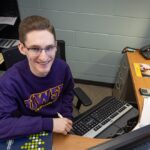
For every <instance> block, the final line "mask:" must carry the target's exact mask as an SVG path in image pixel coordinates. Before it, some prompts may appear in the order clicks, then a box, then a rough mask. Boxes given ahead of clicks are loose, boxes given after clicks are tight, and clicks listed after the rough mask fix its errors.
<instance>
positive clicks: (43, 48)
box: [20, 30, 57, 77]
mask: <svg viewBox="0 0 150 150" xmlns="http://www.w3.org/2000/svg"><path fill="white" fill-rule="evenodd" d="M21 44H22V43H21ZM20 47H21V46H20ZM56 51H57V48H56V41H55V39H54V36H53V34H52V33H50V32H49V31H47V30H39V31H31V32H29V33H27V35H26V41H25V43H24V44H22V50H21V53H23V54H24V55H26V56H27V59H28V61H29V66H30V70H31V72H32V73H33V74H34V75H36V76H38V77H44V76H46V75H47V74H48V73H49V71H50V70H51V67H52V64H53V61H54V59H55V55H56Z"/></svg>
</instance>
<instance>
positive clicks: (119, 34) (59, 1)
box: [18, 0, 150, 83]
mask: <svg viewBox="0 0 150 150" xmlns="http://www.w3.org/2000/svg"><path fill="white" fill-rule="evenodd" d="M18 4H19V9H20V14H21V18H22V19H23V18H24V17H26V16H28V15H35V14H36V15H42V16H45V17H48V18H49V19H50V20H51V22H52V23H53V24H54V26H55V28H56V34H57V39H63V40H65V41H66V57H67V62H68V64H69V65H70V67H71V70H72V72H73V76H74V77H75V78H77V79H85V80H91V81H99V82H106V83H114V82H115V77H116V73H117V71H118V67H119V65H120V61H121V58H122V54H121V51H122V49H123V48H124V47H125V46H131V47H137V48H139V47H142V46H144V45H146V44H150V9H149V6H150V1H149V0H18Z"/></svg>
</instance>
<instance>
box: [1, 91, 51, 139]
mask: <svg viewBox="0 0 150 150" xmlns="http://www.w3.org/2000/svg"><path fill="white" fill-rule="evenodd" d="M17 109H18V104H17V103H16V101H15V99H13V98H12V97H9V96H7V95H6V94H4V93H2V92H0V139H8V138H15V137H18V136H26V135H29V134H33V133H38V132H41V131H43V130H47V131H52V130H53V120H52V119H51V118H42V117H40V116H39V117H35V116H34V117H32V116H20V117H14V116H13V115H12V114H13V112H14V111H16V110H17Z"/></svg>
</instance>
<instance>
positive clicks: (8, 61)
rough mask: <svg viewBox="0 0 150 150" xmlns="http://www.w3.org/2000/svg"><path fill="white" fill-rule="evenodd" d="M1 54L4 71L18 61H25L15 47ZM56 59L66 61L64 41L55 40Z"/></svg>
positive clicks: (4, 50)
mask: <svg viewBox="0 0 150 150" xmlns="http://www.w3.org/2000/svg"><path fill="white" fill-rule="evenodd" d="M2 54H3V57H4V64H5V69H6V70H7V69H8V68H10V67H11V66H12V65H13V64H15V63H17V62H18V61H21V60H23V59H25V56H24V55H22V54H21V53H20V52H19V50H18V47H17V46H14V47H10V48H7V49H3V50H2ZM56 57H58V58H61V59H63V60H64V61H66V57H65V41H63V40H57V53H56Z"/></svg>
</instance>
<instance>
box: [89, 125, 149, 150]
mask: <svg viewBox="0 0 150 150" xmlns="http://www.w3.org/2000/svg"><path fill="white" fill-rule="evenodd" d="M149 149H150V125H148V126H145V127H143V128H140V129H138V130H135V131H132V132H129V133H126V134H124V135H121V136H118V137H116V138H114V139H112V140H110V141H108V142H106V143H103V144H99V145H96V146H94V147H91V148H89V150H149Z"/></svg>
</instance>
